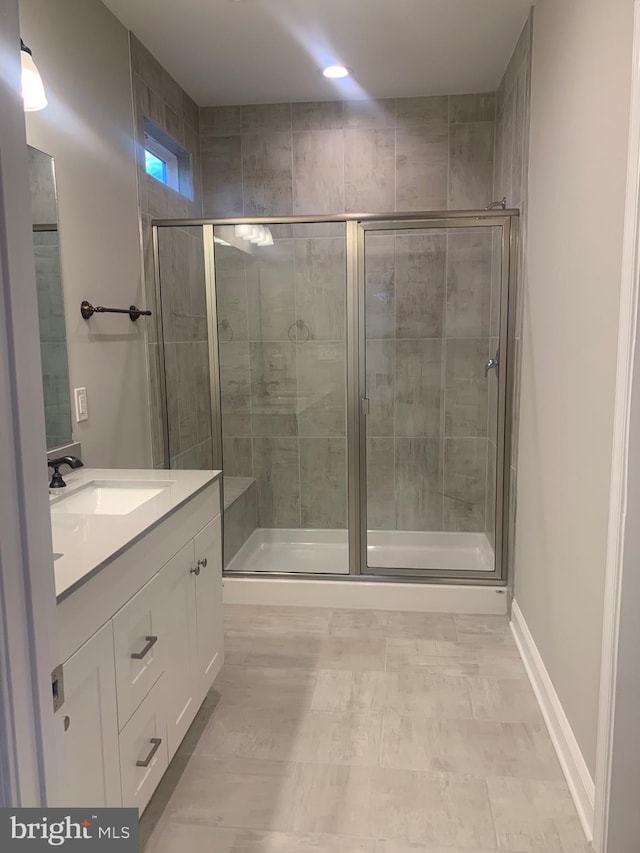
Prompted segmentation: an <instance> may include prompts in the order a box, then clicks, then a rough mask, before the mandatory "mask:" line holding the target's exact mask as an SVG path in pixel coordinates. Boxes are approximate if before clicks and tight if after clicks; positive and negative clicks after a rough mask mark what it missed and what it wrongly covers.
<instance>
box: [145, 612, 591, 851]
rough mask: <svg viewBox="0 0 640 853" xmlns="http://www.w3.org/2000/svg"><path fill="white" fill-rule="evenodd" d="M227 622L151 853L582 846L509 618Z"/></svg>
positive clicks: (297, 616)
mask: <svg viewBox="0 0 640 853" xmlns="http://www.w3.org/2000/svg"><path fill="white" fill-rule="evenodd" d="M225 622H226V663H225V666H224V669H223V670H222V672H221V674H220V676H219V677H218V679H217V681H216V684H215V690H216V691H217V692H218V693H219V694H220V699H219V701H218V703H217V705H216V706H215V710H214V712H213V714H212V715H211V717H210V719H209V720H208V722H207V723H206V725H205V727H204V729H203V731H202V733H201V734H200V735H199V737H198V739H197V741H196V742H194V743H193V747H192V754H191V756H190V757H189V759H188V761H187V762H186V763H185V767H184V771H183V773H182V775H181V777H180V779H179V781H178V782H177V784H176V786H175V789H174V790H173V792H172V793H171V794H170V796H169V797H168V799H167V802H166V805H164V808H163V810H162V813H161V816H160V818H159V821H158V823H157V825H156V828H155V830H154V831H153V834H152V835H151V838H150V840H149V843H148V845H147V848H146V853H276V851H278V853H490V851H498V850H499V851H505V853H587V851H590V850H591V847H590V846H589V845H588V844H587V843H586V842H585V840H584V835H583V833H582V830H581V827H580V824H579V821H578V818H577V815H576V812H575V809H574V806H573V803H572V801H571V797H570V795H569V791H568V789H567V786H566V783H565V782H564V779H563V776H562V773H561V771H560V767H559V764H558V761H557V759H556V757H555V753H554V751H553V747H552V745H551V741H550V739H549V736H548V734H547V731H546V729H545V726H544V723H543V721H542V718H541V716H540V712H539V710H538V707H537V704H536V701H535V698H534V696H533V693H532V691H531V688H530V686H529V682H528V681H527V678H526V675H525V672H524V668H523V666H522V663H521V661H520V659H519V657H518V653H517V651H516V647H515V644H514V642H513V639H512V637H511V633H510V631H509V627H508V625H507V622H506V620H505V619H503V618H501V617H476V616H454V615H447V614H445V615H441V614H436V615H431V614H426V615H425V614H419V613H391V612H371V611H349V610H324V609H308V608H304V609H303V608H277V607H245V606H228V607H226V617H225ZM213 704H215V703H213Z"/></svg>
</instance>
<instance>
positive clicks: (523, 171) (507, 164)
mask: <svg viewBox="0 0 640 853" xmlns="http://www.w3.org/2000/svg"><path fill="white" fill-rule="evenodd" d="M534 14H535V11H534V10H532V11H531V15H530V16H529V19H528V20H527V23H526V24H525V26H524V28H523V30H522V33H521V35H520V38H519V40H518V43H517V45H516V47H515V49H514V52H513V55H512V56H511V59H510V61H509V65H508V66H507V70H506V71H505V74H504V77H503V78H502V81H501V83H500V87H499V89H498V95H497V122H496V163H495V176H494V195H495V197H496V198H501V197H502V196H506V198H507V202H508V206H509V207H517V208H519V209H520V240H519V245H518V258H517V270H518V288H517V292H516V294H515V297H516V322H515V326H514V329H513V339H512V347H511V348H512V368H513V372H514V394H513V403H512V410H511V423H512V435H513V441H512V448H511V459H510V460H509V461H508V465H509V469H508V475H509V478H510V482H511V505H510V506H509V546H508V551H509V554H510V555H513V553H514V547H513V543H514V535H515V513H516V473H517V460H518V422H519V411H520V369H521V353H522V346H521V340H522V315H523V304H524V299H525V292H526V288H527V276H526V265H525V263H524V259H525V256H526V247H527V178H528V165H529V116H530V93H531V46H532V36H533V21H534ZM488 464H489V465H490V466H493V465H495V449H494V448H492V453H490V454H489V463H488ZM509 571H510V578H511V581H512V580H513V566H512V565H510V566H509Z"/></svg>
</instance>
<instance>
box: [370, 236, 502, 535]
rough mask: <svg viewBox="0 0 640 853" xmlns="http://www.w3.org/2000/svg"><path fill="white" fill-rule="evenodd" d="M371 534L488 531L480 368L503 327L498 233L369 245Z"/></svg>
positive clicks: (490, 420) (373, 239)
mask: <svg viewBox="0 0 640 853" xmlns="http://www.w3.org/2000/svg"><path fill="white" fill-rule="evenodd" d="M365 257H366V265H367V271H368V276H367V293H366V296H367V301H366V338H367V341H366V359H367V396H368V397H369V398H370V399H371V412H370V415H369V417H368V418H367V436H368V445H367V457H368V501H367V503H368V518H367V526H368V528H369V529H374V530H375V529H383V530H390V529H391V530H393V529H397V530H431V531H441V530H444V531H450V532H454V531H455V532H458V531H460V532H469V533H470V532H483V531H484V530H485V525H486V524H488V523H490V517H491V510H492V506H487V496H488V495H491V496H492V498H493V497H494V491H493V489H492V488H491V487H492V486H493V483H487V481H486V476H487V448H488V435H489V430H490V429H493V432H495V428H496V409H495V407H494V408H493V410H492V411H489V409H488V394H487V388H488V381H489V380H487V378H485V376H484V366H485V364H486V361H487V359H488V357H489V355H490V354H491V345H490V336H491V335H493V334H496V330H497V327H498V323H499V300H498V295H499V291H500V267H499V265H498V266H497V267H496V266H494V267H493V270H492V231H491V229H484V228H481V229H475V228H474V229H460V230H456V229H448V230H439V231H430V232H422V233H419V234H414V235H410V234H408V233H406V232H405V233H400V234H397V235H393V234H389V235H387V234H384V235H381V234H375V233H374V234H373V235H371V233H370V234H369V235H368V236H367V241H366V252H365Z"/></svg>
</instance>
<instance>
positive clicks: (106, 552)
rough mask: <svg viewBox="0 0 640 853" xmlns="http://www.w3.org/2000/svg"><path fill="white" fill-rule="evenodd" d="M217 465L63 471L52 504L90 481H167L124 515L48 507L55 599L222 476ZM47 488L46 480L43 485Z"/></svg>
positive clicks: (61, 597)
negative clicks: (62, 483) (180, 468)
mask: <svg viewBox="0 0 640 853" xmlns="http://www.w3.org/2000/svg"><path fill="white" fill-rule="evenodd" d="M221 473H222V472H221V471H173V470H172V471H154V470H148V469H109V468H81V469H79V470H77V471H71V472H67V471H66V470H65V471H63V472H62V476H63V477H64V480H65V482H66V484H67V488H66V489H63V490H62V491H63V493H64V494H62V495H60V496H58V495H55V496H52V497H51V506H52V507H53V506H54V504H55V503H57V502H59V501H64V499H65V498H66V497H68V496H69V495H71V494H74V493H77V492H79V491H80V490H81V489H82V488H83V487H86V486H88V485H89V484H90V483H91V482H92V481H108V482H111V483H112V482H116V481H117V482H122V483H123V485H125V484H132V483H141V484H143V483H144V484H150V485H151V484H156V485H158V486H160V485H162V486H166V488H163V489H162V491H161V493H160V494H158V495H156V496H154V497H152V498H151V499H149V500H147V501H146V502H145V503H143V504H142V505H141V506H139V507H137V508H136V509H134V510H132V511H131V512H129V513H127V514H125V515H96V514H93V513H87V514H76V513H69V512H52V513H51V530H52V533H53V550H54V555H56V556H57V555H58V554H60V555H61V556H59V557H57V559H55V561H54V570H55V578H56V596H57V600H58V602H60V601H62V599H64V598H66V597H67V596H68V595H70V594H71V593H72V592H73V591H74V590H76V589H77V588H78V587H79V586H81V585H82V584H83V583H85V582H86V581H87V580H89V578H90V577H92V576H93V575H94V574H95V573H96V572H98V571H100V570H101V569H103V568H104V567H105V566H107V565H108V564H109V563H111V562H112V561H113V560H115V559H116V557H118V556H119V555H120V554H122V552H123V551H125V550H126V549H127V548H129V547H131V545H133V544H134V543H135V542H137V541H138V539H140V538H141V537H142V536H144V535H145V533H147V532H148V531H149V530H151V529H152V528H153V527H155V526H156V525H157V524H159V523H160V522H161V521H162V520H163V519H165V518H167V516H169V515H171V514H172V513H173V512H175V510H176V509H178V508H179V507H180V506H182V505H183V504H184V503H186V502H187V501H188V500H190V499H191V498H193V497H194V496H195V495H197V494H198V493H199V492H201V491H202V490H203V489H204V488H206V487H207V486H209V485H210V484H211V483H213V482H214V481H215V480H217V479H218V477H220V474H221ZM45 488H46V486H45Z"/></svg>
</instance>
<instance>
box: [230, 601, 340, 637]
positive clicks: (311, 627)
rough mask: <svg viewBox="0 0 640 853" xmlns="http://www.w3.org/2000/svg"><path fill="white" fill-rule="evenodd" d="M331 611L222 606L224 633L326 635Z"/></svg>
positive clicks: (237, 605)
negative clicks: (301, 633)
mask: <svg viewBox="0 0 640 853" xmlns="http://www.w3.org/2000/svg"><path fill="white" fill-rule="evenodd" d="M333 612H334V611H333V610H330V609H328V608H320V607H305V608H302V607H273V606H270V605H265V604H262V605H258V606H256V605H249V604H225V606H224V626H225V630H226V631H227V632H229V631H240V632H241V633H243V634H246V633H248V634H292V633H293V634H297V633H299V632H303V633H305V634H325V635H326V634H327V633H328V630H329V623H330V621H331V619H332V616H333Z"/></svg>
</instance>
